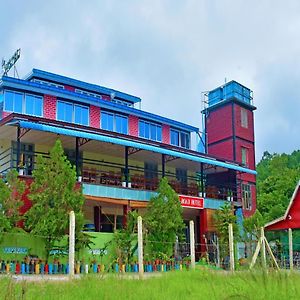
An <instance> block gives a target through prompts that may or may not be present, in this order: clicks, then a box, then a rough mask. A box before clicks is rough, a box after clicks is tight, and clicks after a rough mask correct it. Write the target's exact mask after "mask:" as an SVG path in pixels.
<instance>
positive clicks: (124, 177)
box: [121, 174, 126, 187]
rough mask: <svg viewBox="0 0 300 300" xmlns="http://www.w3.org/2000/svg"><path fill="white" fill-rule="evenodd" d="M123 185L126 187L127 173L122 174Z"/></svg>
mask: <svg viewBox="0 0 300 300" xmlns="http://www.w3.org/2000/svg"><path fill="white" fill-rule="evenodd" d="M121 180H122V187H126V176H125V174H123V175H122V179H121Z"/></svg>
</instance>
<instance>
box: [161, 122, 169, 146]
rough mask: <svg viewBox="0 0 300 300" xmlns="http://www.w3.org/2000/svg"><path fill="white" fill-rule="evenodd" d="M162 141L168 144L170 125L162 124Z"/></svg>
mask: <svg viewBox="0 0 300 300" xmlns="http://www.w3.org/2000/svg"><path fill="white" fill-rule="evenodd" d="M162 142H163V143H165V144H170V126H169V125H165V124H163V125H162Z"/></svg>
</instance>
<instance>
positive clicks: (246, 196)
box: [241, 183, 252, 210]
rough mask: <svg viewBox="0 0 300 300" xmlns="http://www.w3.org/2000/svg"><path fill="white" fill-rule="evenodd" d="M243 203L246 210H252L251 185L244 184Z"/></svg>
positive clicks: (242, 187)
mask: <svg viewBox="0 0 300 300" xmlns="http://www.w3.org/2000/svg"><path fill="white" fill-rule="evenodd" d="M241 189H242V202H243V207H244V209H245V210H252V192H251V185H250V184H248V183H242V186H241Z"/></svg>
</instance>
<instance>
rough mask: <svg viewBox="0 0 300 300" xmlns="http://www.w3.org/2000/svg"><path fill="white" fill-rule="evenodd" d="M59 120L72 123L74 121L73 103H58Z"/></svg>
mask: <svg viewBox="0 0 300 300" xmlns="http://www.w3.org/2000/svg"><path fill="white" fill-rule="evenodd" d="M57 120H59V121H65V122H70V123H72V121H73V105H72V103H68V102H62V101H57Z"/></svg>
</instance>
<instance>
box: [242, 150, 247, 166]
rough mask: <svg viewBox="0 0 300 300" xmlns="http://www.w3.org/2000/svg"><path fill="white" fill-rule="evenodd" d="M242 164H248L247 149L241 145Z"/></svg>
mask: <svg viewBox="0 0 300 300" xmlns="http://www.w3.org/2000/svg"><path fill="white" fill-rule="evenodd" d="M241 149H242V164H243V165H244V166H248V149H247V148H245V147H242V148H241Z"/></svg>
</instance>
